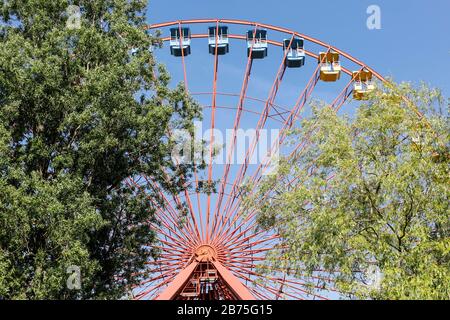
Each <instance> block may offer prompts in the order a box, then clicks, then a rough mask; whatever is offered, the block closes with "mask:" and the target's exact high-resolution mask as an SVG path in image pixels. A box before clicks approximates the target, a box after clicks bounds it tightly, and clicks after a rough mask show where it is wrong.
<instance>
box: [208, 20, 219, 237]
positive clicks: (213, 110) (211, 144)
mask: <svg viewBox="0 0 450 320" xmlns="http://www.w3.org/2000/svg"><path fill="white" fill-rule="evenodd" d="M214 37H215V46H214V48H215V49H214V74H213V94H212V104H211V126H210V130H211V132H210V139H209V159H208V160H209V164H208V185H209V186H210V185H211V183H212V175H213V172H212V167H213V157H214V139H215V136H214V129H215V125H216V123H215V121H216V119H215V117H216V102H217V101H216V99H217V96H216V93H217V73H218V68H219V55H218V49H219V47H218V39H219V21H216V29H215V36H214ZM210 219H211V193H210V192H208V195H207V205H206V225H205V234H206V239H205V241H206V242H207V243H208V242H209V239H210V236H211V234H210V233H211V230H210Z"/></svg>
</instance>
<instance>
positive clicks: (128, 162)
mask: <svg viewBox="0 0 450 320" xmlns="http://www.w3.org/2000/svg"><path fill="white" fill-rule="evenodd" d="M70 5H75V6H78V8H79V9H80V18H81V20H80V27H79V28H78V27H75V28H72V27H70V26H68V24H67V21H68V19H69V18H71V17H70V16H68V15H69V14H70V11H68V10H67V9H68V8H69V6H70ZM146 8H147V1H144V0H99V1H90V0H80V1H68V0H52V1H44V0H30V1H21V0H0V296H3V297H5V298H8V299H19V298H26V299H43V298H45V299H47V298H57V299H61V298H63V299H74V298H119V297H123V296H124V294H125V292H126V290H127V288H129V287H130V286H132V285H133V284H134V283H136V282H137V281H139V279H140V278H141V277H139V276H134V277H133V276H132V275H133V274H135V273H136V272H138V271H140V270H142V268H143V267H144V262H145V261H146V260H147V259H148V258H149V257H150V256H151V255H152V254H155V252H154V251H153V250H152V249H151V246H150V245H151V244H152V243H154V242H155V234H154V233H153V232H152V230H151V228H150V224H149V222H151V221H153V222H155V218H154V212H155V208H154V205H153V203H152V202H151V201H150V200H149V197H150V198H152V197H153V198H156V195H153V194H151V191H150V190H147V191H148V193H149V197H146V196H145V195H143V193H142V192H140V190H137V189H136V188H131V187H129V186H128V185H127V184H126V183H125V182H126V178H127V177H132V176H138V175H142V174H145V175H147V176H149V177H151V178H152V179H153V180H154V181H156V182H158V183H160V184H161V185H162V186H164V187H165V188H167V189H168V190H169V191H171V192H176V191H177V190H179V189H180V188H181V187H183V185H184V179H186V178H187V177H188V176H189V172H190V169H191V168H189V167H187V166H184V167H175V166H174V165H173V163H172V161H171V159H170V151H171V147H172V142H171V138H170V136H169V132H170V130H175V129H187V130H192V120H193V119H194V118H195V117H198V116H199V108H198V106H197V104H196V103H195V102H193V101H192V99H191V98H190V97H189V96H188V95H187V94H186V93H185V91H184V89H183V86H181V85H180V86H178V87H177V88H175V89H170V88H169V81H170V78H169V76H168V74H167V72H166V71H165V69H164V68H163V66H161V65H158V64H157V63H156V62H155V60H154V58H153V55H152V53H151V48H152V47H154V46H159V45H160V40H159V39H158V38H157V36H158V35H157V34H154V35H152V34H150V33H149V32H148V31H146V30H145V28H144V26H145V19H146V17H145V10H146ZM145 188H146V187H145V186H143V187H142V189H145ZM156 200H157V199H156ZM71 265H76V266H78V267H80V269H81V276H82V288H81V290H69V289H68V288H67V287H66V280H67V278H68V276H69V274H67V273H66V271H67V268H68V267H69V266H71ZM143 276H144V275H143Z"/></svg>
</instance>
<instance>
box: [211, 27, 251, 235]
mask: <svg viewBox="0 0 450 320" xmlns="http://www.w3.org/2000/svg"><path fill="white" fill-rule="evenodd" d="M256 28H257V27H256V26H255V29H254V30H253V34H255V33H256ZM254 44H255V37H253V40H252V45H251V47H250V51H249V53H248V57H247V64H246V67H245V73H244V79H243V81H242V85H241V92H240V94H239V101H238V105H237V110H236V116H235V119H234V124H233V137H232V139H231V146H230V148H229V151H228V155H227V161H226V163H225V169H224V173H223V176H222V183H221V185H220V189H219V196H218V200H217V203H216V208H215V214H216V216H217V219H216V220H215V224H214V228H213V232H212V233H214V231H216V228H217V226H218V223H219V222H220V220H222V218H223V214H222V211H221V210H220V208H221V207H222V200H223V196H224V193H225V186H226V185H227V183H228V175H229V172H230V165H231V159H232V157H233V155H234V147H235V144H236V139H237V135H236V132H237V129H238V128H239V127H240V121H241V116H242V111H243V109H244V101H245V99H246V95H247V89H248V84H249V80H250V75H251V72H252V66H253V59H252V52H253V46H254ZM213 240H214V239H213Z"/></svg>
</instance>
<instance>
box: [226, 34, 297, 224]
mask: <svg viewBox="0 0 450 320" xmlns="http://www.w3.org/2000/svg"><path fill="white" fill-rule="evenodd" d="M293 40H294V35H292V37H291V40H290V42H289V45H288V50H285V52H284V54H283V59H282V61H281V63H280V66H279V68H278V71H277V74H276V77H275V80H274V82H273V84H272V88H271V90H270V92H269V96H268V98H267V100H266V102H265V105H264V109H263V111H262V113H261V116H260V118H259V120H258V123H257V126H256V136H255V137H254V138H253V139H252V143H251V147H250V148H249V150H247V152H246V155H245V159H244V163H243V164H242V165H241V166H240V169H239V172H238V173H237V175H236V178H235V179H234V182H233V186H232V194H235V193H236V191H235V190H236V188H237V187H239V186H240V184H241V182H242V179H243V178H244V176H245V173H246V171H247V168H248V165H249V159H250V157H252V156H253V153H254V151H255V149H256V146H257V144H258V141H259V137H260V130H261V129H262V128H264V126H265V123H266V121H267V118H268V116H269V113H270V110H271V108H272V107H273V105H274V103H275V99H276V96H277V93H278V89H279V88H280V85H281V82H282V81H283V77H284V73H285V71H286V63H285V61H286V56H287V53H288V51H289V48H290V47H291V46H292V42H293ZM235 199H236V198H235V197H232V198H230V197H228V199H227V202H226V204H225V209H224V212H225V213H224V214H225V216H226V219H225V220H228V219H230V216H229V215H228V213H229V208H230V206H232V205H233V203H234V201H235ZM219 209H220V208H219ZM219 233H220V232H219Z"/></svg>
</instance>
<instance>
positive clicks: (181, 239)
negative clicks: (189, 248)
mask: <svg viewBox="0 0 450 320" xmlns="http://www.w3.org/2000/svg"><path fill="white" fill-rule="evenodd" d="M130 181H131V182H132V183H133V184H134V185H135V187H137V188H138V190H139V191H141V192H142V193H143V194H144V195H145V196H146V197H147V198H148V199H149V200H150V201H151V202H152V203H153V204H154V206H155V208H156V215H157V217H158V218H159V222H160V223H161V224H163V225H164V227H165V228H167V230H168V231H169V234H167V233H166V232H164V231H163V230H162V228H161V227H160V226H158V225H156V224H154V223H151V225H152V227H153V228H155V229H156V230H157V231H159V232H160V233H162V234H163V235H164V236H166V237H168V238H170V239H172V240H173V241H175V242H176V243H178V244H179V245H183V244H184V243H185V241H187V243H195V242H194V240H193V239H192V238H190V237H189V235H188V234H186V233H185V232H184V231H183V230H182V229H180V228H177V227H176V226H177V222H176V221H175V220H173V217H172V218H171V217H169V216H168V215H167V214H166V210H163V209H164V208H161V206H160V205H159V204H158V203H156V202H155V201H154V199H153V198H151V197H149V196H148V195H147V194H146V193H145V191H143V190H142V187H141V186H140V185H138V184H137V183H136V182H135V181H134V180H133V179H132V178H130ZM169 204H170V203H169ZM167 212H170V211H168V210H167ZM167 222H172V223H173V224H174V227H172V226H170V225H169V224H168V223H167ZM177 230H178V231H179V232H177ZM171 233H173V234H174V235H176V236H177V237H178V239H179V240H176V239H175V238H173V237H172V236H171V235H170V234H171ZM180 233H181V234H180ZM183 236H184V237H183Z"/></svg>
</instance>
